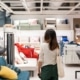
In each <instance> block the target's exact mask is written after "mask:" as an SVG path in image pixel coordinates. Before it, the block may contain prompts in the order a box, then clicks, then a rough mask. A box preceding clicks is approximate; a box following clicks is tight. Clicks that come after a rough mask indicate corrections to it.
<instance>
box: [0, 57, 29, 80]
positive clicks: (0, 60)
mask: <svg viewBox="0 0 80 80" xmlns="http://www.w3.org/2000/svg"><path fill="white" fill-rule="evenodd" d="M6 65H7V63H6V60H5V59H4V57H0V66H6ZM29 78H30V74H29V72H28V71H21V72H20V73H19V74H18V80H30V79H29ZM0 80H3V79H2V78H0Z"/></svg>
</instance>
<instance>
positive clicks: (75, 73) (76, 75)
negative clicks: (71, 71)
mask: <svg viewBox="0 0 80 80" xmlns="http://www.w3.org/2000/svg"><path fill="white" fill-rule="evenodd" d="M78 72H80V71H75V79H77V73H78Z"/></svg>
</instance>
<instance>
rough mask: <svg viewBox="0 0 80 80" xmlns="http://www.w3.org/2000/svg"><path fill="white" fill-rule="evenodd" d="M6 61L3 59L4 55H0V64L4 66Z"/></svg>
mask: <svg viewBox="0 0 80 80" xmlns="http://www.w3.org/2000/svg"><path fill="white" fill-rule="evenodd" d="M6 64H7V62H6V60H5V59H4V57H0V66H1V65H2V66H6Z"/></svg>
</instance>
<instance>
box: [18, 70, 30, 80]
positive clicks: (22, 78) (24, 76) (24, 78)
mask: <svg viewBox="0 0 80 80" xmlns="http://www.w3.org/2000/svg"><path fill="white" fill-rule="evenodd" d="M29 78H30V74H29V72H28V71H21V73H20V74H19V75H18V80H30V79H29Z"/></svg>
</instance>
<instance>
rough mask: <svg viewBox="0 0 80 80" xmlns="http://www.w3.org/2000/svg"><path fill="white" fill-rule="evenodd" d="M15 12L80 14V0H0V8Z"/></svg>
mask: <svg viewBox="0 0 80 80" xmlns="http://www.w3.org/2000/svg"><path fill="white" fill-rule="evenodd" d="M1 9H5V10H6V11H7V12H9V13H13V14H45V15H46V14H53V15H54V14H62V15H69V14H80V0H0V10H1Z"/></svg>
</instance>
